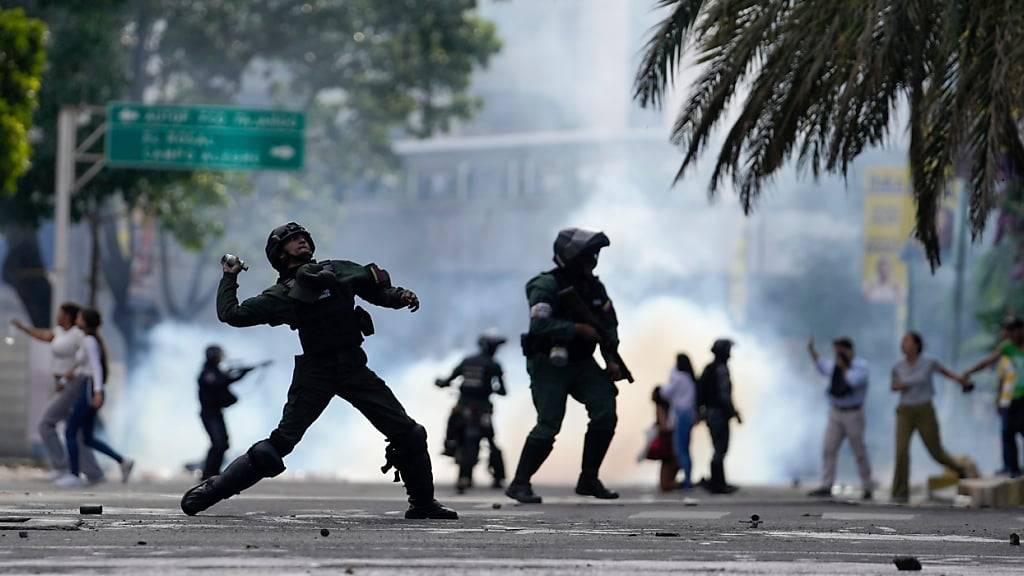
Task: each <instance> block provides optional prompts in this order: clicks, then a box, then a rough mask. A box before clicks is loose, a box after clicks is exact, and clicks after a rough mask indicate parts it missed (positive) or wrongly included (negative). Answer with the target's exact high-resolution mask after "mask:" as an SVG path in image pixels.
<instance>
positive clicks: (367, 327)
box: [355, 306, 374, 336]
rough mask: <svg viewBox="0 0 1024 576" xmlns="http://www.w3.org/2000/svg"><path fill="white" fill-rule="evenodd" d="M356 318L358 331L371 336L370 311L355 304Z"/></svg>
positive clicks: (372, 332)
mask: <svg viewBox="0 0 1024 576" xmlns="http://www.w3.org/2000/svg"><path fill="white" fill-rule="evenodd" d="M355 314H356V320H357V321H358V322H359V331H360V332H361V333H362V334H363V336H373V334H374V329H373V317H372V316H370V313H369V312H367V311H366V310H364V309H363V307H362V306H356V309H355Z"/></svg>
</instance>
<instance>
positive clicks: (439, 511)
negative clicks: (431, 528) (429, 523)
mask: <svg viewBox="0 0 1024 576" xmlns="http://www.w3.org/2000/svg"><path fill="white" fill-rule="evenodd" d="M405 519H406V520H458V519H459V513H458V512H456V511H455V510H452V509H451V508H448V507H447V506H443V505H442V504H441V503H440V502H438V501H437V500H433V501H431V502H430V503H428V504H410V505H409V509H408V510H406V511H405Z"/></svg>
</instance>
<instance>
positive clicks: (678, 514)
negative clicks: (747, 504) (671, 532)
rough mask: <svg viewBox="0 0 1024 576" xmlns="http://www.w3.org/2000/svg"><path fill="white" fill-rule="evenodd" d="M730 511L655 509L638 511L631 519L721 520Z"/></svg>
mask: <svg viewBox="0 0 1024 576" xmlns="http://www.w3.org/2000/svg"><path fill="white" fill-rule="evenodd" d="M729 514H730V513H729V512H727V511H722V510H654V511H652V512H638V513H636V514H633V515H632V516H630V517H629V519H630V520H721V519H722V518H725V517H726V516H728V515H729Z"/></svg>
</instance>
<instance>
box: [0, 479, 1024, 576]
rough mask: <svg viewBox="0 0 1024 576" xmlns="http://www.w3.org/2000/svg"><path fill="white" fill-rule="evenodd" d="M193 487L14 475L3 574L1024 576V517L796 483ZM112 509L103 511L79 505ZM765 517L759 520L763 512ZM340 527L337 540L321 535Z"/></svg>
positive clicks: (4, 496)
mask: <svg viewBox="0 0 1024 576" xmlns="http://www.w3.org/2000/svg"><path fill="white" fill-rule="evenodd" d="M185 488H186V483H185V482H184V481H180V482H140V483H131V484H127V485H123V484H103V485H99V486H96V487H93V488H90V489H88V490H84V491H78V490H60V489H55V488H53V487H52V486H51V485H49V484H48V483H46V482H44V481H42V480H25V479H13V480H3V479H0V517H2V518H0V574H89V573H104V574H110V573H115V574H148V575H156V574H171V573H192V574H194V573H208V574H247V575H257V574H274V575H278V574H322V573H323V574H328V573H329V574H361V575H372V574H388V575H396V574H397V575H404V574H431V575H432V574H517V575H523V574H526V575H535V574H558V575H561V574H588V575H605V574H662V573H664V574H668V573H672V574H704V573H719V574H858V575H859V574H893V573H895V572H896V571H897V570H896V567H895V566H894V564H893V558H894V557H897V556H915V557H917V558H918V559H919V561H920V562H921V564H922V565H923V567H924V571H925V573H930V574H985V575H986V576H999V575H1003V574H1006V575H1009V574H1024V547H1021V546H1013V545H1011V543H1010V539H1011V538H1010V535H1011V533H1014V532H1016V533H1019V534H1024V509H1017V510H971V509H963V508H953V507H952V506H943V505H916V506H895V505H888V504H884V503H875V504H863V503H860V502H856V501H818V500H810V499H807V498H806V497H804V496H803V495H802V494H801V492H799V491H797V490H794V489H789V488H785V489H783V488H778V489H771V488H748V489H745V490H743V491H742V492H740V493H739V494H737V495H734V496H728V497H720V496H716V497H711V496H708V495H706V494H704V493H701V492H699V491H696V492H693V493H690V494H685V495H684V494H678V495H677V494H673V495H669V496H662V495H659V494H657V493H656V492H654V491H653V490H651V489H646V488H645V489H640V488H634V489H625V490H623V491H622V492H623V497H622V498H621V499H620V500H617V501H597V500H593V499H589V498H581V497H577V496H575V495H573V494H572V492H571V490H570V489H569V488H567V487H538V492H540V493H542V495H544V496H545V503H544V504H542V505H536V506H524V505H517V504H515V503H514V502H512V501H510V500H508V499H507V498H505V497H504V496H503V495H502V494H501V493H500V492H496V491H492V490H489V489H481V490H478V491H476V492H472V493H470V494H467V495H465V496H455V495H454V494H452V493H450V491H449V490H448V489H441V490H439V497H440V498H441V499H442V500H443V501H445V502H446V503H449V504H450V505H453V506H454V507H456V508H457V509H458V510H459V512H460V513H461V515H462V519H460V520H458V521H449V522H427V521H407V520H405V519H403V518H402V516H401V513H402V512H403V511H404V509H405V502H404V496H403V492H402V490H401V488H400V487H399V486H398V485H389V484H346V483H327V482H299V481H287V480H269V481H264V482H263V483H261V484H260V485H258V486H257V487H256V488H254V489H252V490H251V491H249V492H246V493H245V494H244V495H241V496H238V497H235V498H233V499H231V500H229V501H227V502H224V503H222V504H220V505H218V506H217V507H214V508H213V509H211V510H209V511H207V513H205V514H202V515H200V516H197V517H192V518H190V517H187V516H185V515H184V514H182V513H181V512H180V510H179V509H178V501H179V499H180V495H181V493H182V492H183V490H184V489H185ZM90 504H100V505H102V506H103V514H102V515H81V514H80V513H79V506H81V505H90ZM755 514H756V515H758V517H759V519H760V522H752V521H751V517H752V515H755ZM322 530H327V533H326V535H322V533H321V531H322Z"/></svg>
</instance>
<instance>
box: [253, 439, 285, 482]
mask: <svg viewBox="0 0 1024 576" xmlns="http://www.w3.org/2000/svg"><path fill="white" fill-rule="evenodd" d="M247 454H248V455H249V459H250V460H251V461H252V464H253V467H254V468H256V471H257V472H259V474H260V476H262V477H264V478H273V477H274V476H277V475H278V474H280V473H281V472H284V470H285V466H284V460H283V459H281V455H280V454H279V453H278V452H277V448H274V445H273V444H271V443H270V441H269V440H260V441H259V442H257V443H255V444H253V445H252V447H251V448H249V451H248V452H247Z"/></svg>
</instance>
